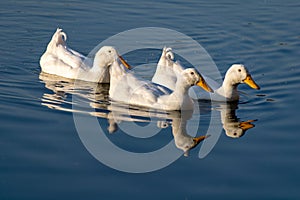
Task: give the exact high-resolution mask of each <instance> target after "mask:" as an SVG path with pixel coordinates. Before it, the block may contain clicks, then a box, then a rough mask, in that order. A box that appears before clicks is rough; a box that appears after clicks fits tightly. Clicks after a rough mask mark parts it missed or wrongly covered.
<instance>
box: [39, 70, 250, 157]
mask: <svg viewBox="0 0 300 200" xmlns="http://www.w3.org/2000/svg"><path fill="white" fill-rule="evenodd" d="M39 78H40V79H41V80H42V81H43V82H44V83H45V87H46V88H48V89H49V90H51V91H52V92H51V93H44V95H43V97H42V99H41V100H42V103H41V104H42V105H44V106H47V107H48V108H50V109H56V110H61V111H67V112H77V113H84V114H88V115H92V116H95V117H99V118H104V119H107V120H108V127H107V130H108V132H109V133H114V132H116V131H117V130H118V129H119V124H120V123H121V122H123V121H127V122H142V123H143V122H144V123H149V122H156V126H157V128H159V129H164V128H169V129H170V132H171V133H172V136H173V138H174V142H175V145H176V147H177V148H178V149H180V150H182V151H183V153H184V155H185V156H188V154H189V150H191V149H193V148H195V147H196V146H197V145H199V144H200V142H201V141H203V140H207V141H209V140H218V139H219V137H220V134H221V133H220V132H218V133H211V132H210V133H199V135H201V136H197V137H194V136H192V135H197V133H188V131H187V123H188V121H189V120H190V119H191V117H192V116H193V114H195V113H194V112H193V111H184V112H179V111H171V112H169V111H168V112H165V111H157V110H151V109H150V110H149V109H148V108H141V107H134V106H130V107H129V108H128V106H126V105H121V104H118V103H115V102H111V101H109V98H108V90H109V84H97V83H90V82H84V81H82V82H78V81H76V84H74V80H70V79H65V78H62V77H57V76H54V75H50V74H46V73H43V72H42V73H41V74H40V76H39ZM71 95H78V96H80V97H82V98H80V99H81V100H82V101H85V102H88V105H89V106H90V107H91V108H93V111H92V112H91V111H90V110H88V111H86V109H84V108H82V110H79V109H78V110H74V109H72V104H73V102H72V97H71ZM77 103H78V102H77ZM199 104H200V110H203V109H204V110H206V113H209V112H210V111H211V109H215V110H217V111H218V112H219V113H220V114H219V116H217V117H218V118H212V119H211V120H214V122H216V123H219V124H220V125H222V127H223V129H224V131H225V133H226V135H227V136H228V137H231V138H239V137H242V136H243V135H244V134H245V132H246V131H247V130H249V129H251V128H253V127H254V124H252V123H253V122H254V121H256V120H252V119H251V120H245V121H241V120H240V119H239V118H238V117H237V115H236V110H237V109H238V103H230V104H227V103H216V102H213V103H212V104H211V103H203V102H199ZM76 107H77V108H78V106H76ZM79 108H80V107H79ZM196 114H199V113H196ZM205 134H206V136H205ZM212 135H214V137H208V136H212ZM141 138H142V136H141ZM206 138H207V139H206ZM216 142H217V141H213V142H211V143H209V144H210V145H211V148H212V147H213V146H214V145H215V144H216Z"/></svg>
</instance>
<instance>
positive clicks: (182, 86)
mask: <svg viewBox="0 0 300 200" xmlns="http://www.w3.org/2000/svg"><path fill="white" fill-rule="evenodd" d="M189 88H190V85H187V84H186V83H185V82H184V81H182V80H181V79H177V81H176V85H175V90H174V92H173V93H175V94H178V95H185V94H187V93H188V90H189Z"/></svg>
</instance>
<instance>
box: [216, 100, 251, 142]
mask: <svg viewBox="0 0 300 200" xmlns="http://www.w3.org/2000/svg"><path fill="white" fill-rule="evenodd" d="M237 109H238V103H237V102H234V103H230V104H220V105H219V106H218V107H217V110H219V111H220V117H221V122H222V125H223V129H224V131H225V133H226V135H227V136H228V137H231V138H239V137H242V136H243V135H244V134H245V133H246V131H247V130H249V129H251V128H253V127H255V125H254V124H252V123H251V122H254V121H257V119H255V120H253V119H250V120H246V121H241V120H240V119H239V118H238V117H237V115H236V110H237Z"/></svg>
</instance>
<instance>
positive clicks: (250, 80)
mask: <svg viewBox="0 0 300 200" xmlns="http://www.w3.org/2000/svg"><path fill="white" fill-rule="evenodd" d="M244 83H246V84H247V85H249V86H250V87H252V88H253V89H256V90H259V89H260V87H259V86H258V85H257V84H256V83H255V81H254V80H253V79H252V77H251V75H250V74H248V75H247V77H246V79H245V80H244Z"/></svg>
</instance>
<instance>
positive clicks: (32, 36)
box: [0, 0, 300, 199]
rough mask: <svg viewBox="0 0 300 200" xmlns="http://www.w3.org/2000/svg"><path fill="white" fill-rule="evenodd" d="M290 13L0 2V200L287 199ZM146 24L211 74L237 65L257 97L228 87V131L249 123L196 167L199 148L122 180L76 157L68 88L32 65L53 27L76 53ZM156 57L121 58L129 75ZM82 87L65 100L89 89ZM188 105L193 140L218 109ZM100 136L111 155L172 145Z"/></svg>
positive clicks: (79, 153) (240, 5)
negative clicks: (188, 44)
mask: <svg viewBox="0 0 300 200" xmlns="http://www.w3.org/2000/svg"><path fill="white" fill-rule="evenodd" d="M299 11H300V4H299V3H298V2H296V1H285V2H284V3H283V2H282V1H245V2H235V1H227V2H224V1H213V2H211V1H210V2H201V1H200V2H199V1H190V2H182V1H167V2H164V3H151V2H143V3H141V2H138V1H134V0H132V1H126V2H123V1H115V2H114V3H112V2H111V1H101V2H94V1H77V0H73V1H63V2H62V1H51V2H50V1H49V2H46V1H42V2H36V1H30V0H28V1H8V2H1V3H0V16H1V20H0V27H1V31H0V55H1V60H0V101H1V104H0V110H1V111H0V119H1V124H0V130H1V131H0V132H1V133H0V135H1V140H0V143H1V145H0V149H1V150H0V159H1V164H0V185H1V187H0V188H1V189H0V197H1V199H57V198H72V199H91V198H94V199H100V198H101V199H103V198H110V199H120V198H123V199H127V198H128V199H129V198H131V199H141V198H143V199H154V198H160V199H162V198H173V199H200V198H203V199H207V198H210V199H220V198H222V199H224V198H231V199H241V198H248V199H253V198H263V199H298V198H299V196H300V193H299V190H298V188H299V186H300V175H299V173H298V166H299V164H300V159H299V156H298V155H299V153H300V150H299V139H300V136H299V134H298V127H297V124H296V123H297V120H298V117H297V114H298V110H299V103H298V101H297V99H298V98H299V97H300V96H299V92H297V89H298V88H299V85H300V84H299V75H300V71H299V46H300V30H299V26H298V23H299V21H300V19H299V18H300V17H299ZM151 26H152V27H163V28H170V29H173V30H176V31H179V32H182V33H184V34H186V35H188V36H190V37H192V38H193V39H194V40H196V41H197V42H199V43H200V44H201V45H202V46H203V47H204V48H205V49H206V50H207V51H208V53H209V54H210V55H211V57H212V59H213V60H214V61H215V63H216V65H217V66H218V68H219V70H220V72H221V74H222V75H224V74H225V72H226V70H227V68H228V67H229V66H230V65H231V64H233V63H243V64H245V65H246V66H247V67H248V68H249V70H250V72H251V74H252V75H253V77H254V79H255V80H256V82H257V83H258V84H259V85H260V86H261V90H260V91H254V90H251V89H250V88H249V87H247V86H240V90H242V91H243V92H244V94H243V95H242V100H241V103H240V104H239V105H238V108H237V109H236V110H235V114H236V117H237V118H239V119H238V120H240V121H247V120H252V119H256V120H257V121H255V122H253V124H255V127H254V128H252V129H249V130H248V131H247V132H246V133H245V134H244V135H243V136H242V137H240V138H238V139H233V138H232V137H228V136H227V135H226V134H225V131H224V130H223V131H222V133H221V136H220V138H219V140H218V142H217V144H216V145H215V147H214V148H213V150H212V151H211V152H210V153H209V154H208V155H207V156H206V157H205V158H204V159H199V157H198V153H199V149H200V146H201V144H200V145H199V146H198V147H196V148H195V149H193V150H191V151H190V154H189V156H188V157H184V156H181V157H180V158H179V159H178V160H177V161H175V162H174V163H172V164H171V165H169V166H167V167H165V168H163V169H161V170H158V171H155V172H150V173H144V174H131V173H124V172H120V171H117V170H114V169H111V168H109V167H107V166H106V165H104V164H102V163H101V162H99V161H98V160H97V159H95V158H94V157H93V156H92V155H91V154H90V153H89V152H88V151H87V149H86V148H85V146H84V145H83V143H82V141H81V140H80V137H79V135H78V133H77V131H76V129H75V126H74V121H73V115H72V113H73V110H72V104H71V102H72V93H74V89H73V88H72V87H71V88H66V87H68V86H70V84H68V81H58V82H57V81H56V82H55V81H54V82H52V83H51V81H50V83H49V81H47V80H45V79H43V78H42V77H41V74H40V67H39V58H40V56H41V55H42V53H43V52H44V50H45V48H46V45H47V43H48V42H49V40H50V38H51V36H52V34H53V32H54V31H55V29H56V28H57V27H61V28H63V29H64V30H65V31H66V32H67V34H68V42H69V45H70V46H71V47H72V48H73V49H76V50H78V51H80V52H81V53H83V54H88V53H89V52H90V51H91V50H92V49H93V48H94V47H95V46H96V45H97V44H98V43H100V42H102V41H103V40H105V39H107V38H108V37H110V36H112V35H114V34H117V33H119V32H122V31H125V30H128V29H132V28H139V27H151ZM159 54H160V52H159V51H153V50H149V51H147V50H145V51H137V52H134V53H132V54H130V55H128V57H127V59H128V60H129V61H130V62H131V64H132V65H134V66H135V65H140V64H147V63H153V62H157V60H158V58H159ZM136 70H137V73H139V75H140V76H143V77H145V78H149V74H151V73H153V72H154V71H153V70H154V69H153V68H151V67H148V68H147V67H146V68H139V69H136ZM53 85H54V86H55V87H56V88H58V89H57V91H56V92H55V90H53ZM55 87H54V89H55ZM86 87H87V88H88V89H87V88H86ZM86 87H85V88H81V90H79V91H75V92H77V93H78V92H79V94H82V93H84V94H86V93H87V94H88V93H89V92H93V91H91V90H90V89H91V88H95V87H94V86H91V85H87V86H86ZM104 87H105V86H104ZM59 88H64V89H66V90H64V91H59ZM96 88H97V87H96ZM101 95H104V96H105V93H104V94H100V96H101ZM86 101H89V100H88V98H86ZM91 101H92V100H91ZM93 103H95V105H99V102H93ZM100 105H103V104H100ZM200 105H202V110H201V111H203V109H204V111H203V112H201V115H202V116H201V121H200V126H199V130H198V132H197V135H198V136H199V135H201V134H202V133H205V132H206V130H207V122H208V120H209V119H210V113H211V109H220V108H219V106H215V107H214V105H210V104H205V103H203V102H202V103H201V102H200ZM97 109H98V110H97V111H98V114H99V113H100V111H101V108H97ZM198 114H199V113H198ZM85 115H86V116H87V114H85ZM196 115H197V113H196ZM98 117H99V122H100V123H103V124H104V123H107V120H106V119H105V118H101V117H100V116H98ZM141 119H147V118H141ZM156 120H158V119H157V118H156ZM139 123H140V125H143V123H147V122H139ZM205 125H206V126H205ZM106 134H107V135H108V136H110V137H111V140H112V141H113V142H115V143H116V144H119V145H123V146H122V147H123V148H125V149H128V150H131V151H141V152H147V151H149V150H152V149H157V148H159V147H161V146H163V145H164V144H166V143H168V142H170V141H171V140H172V138H173V137H172V134H171V132H170V129H165V130H164V131H162V132H161V133H160V134H157V135H156V136H155V137H153V138H147V139H145V140H142V139H132V137H129V136H128V135H126V134H125V133H122V132H121V131H119V132H118V133H117V134H113V135H109V133H106ZM193 134H195V133H193ZM112 156H113V155H112Z"/></svg>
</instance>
